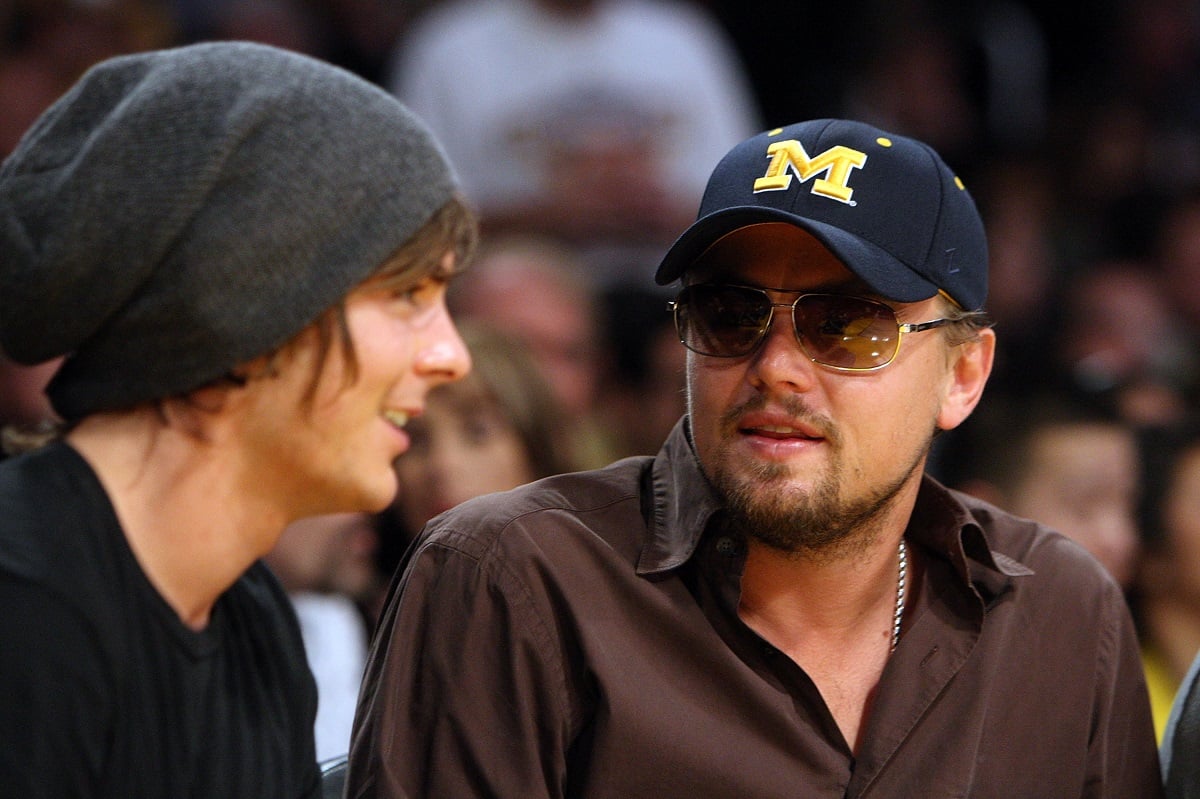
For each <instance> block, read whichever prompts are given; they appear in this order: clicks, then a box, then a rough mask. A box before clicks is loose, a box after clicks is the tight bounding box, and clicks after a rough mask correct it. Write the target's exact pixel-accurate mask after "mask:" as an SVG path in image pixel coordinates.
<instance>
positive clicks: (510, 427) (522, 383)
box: [379, 320, 577, 599]
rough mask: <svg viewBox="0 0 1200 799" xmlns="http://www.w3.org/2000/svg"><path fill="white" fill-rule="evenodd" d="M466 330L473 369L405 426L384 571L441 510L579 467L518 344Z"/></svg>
mask: <svg viewBox="0 0 1200 799" xmlns="http://www.w3.org/2000/svg"><path fill="white" fill-rule="evenodd" d="M459 332H460V334H461V335H462V337H463V341H464V342H466V345H467V348H468V349H469V350H470V352H471V357H472V362H473V364H474V366H473V368H472V371H471V373H470V374H468V375H467V376H466V377H465V378H464V379H463V380H461V381H459V382H457V383H454V384H453V385H450V384H446V385H444V386H440V387H438V388H436V389H434V390H433V391H431V392H430V393H429V397H428V399H427V402H426V407H425V413H424V414H423V415H421V416H420V417H418V418H416V419H413V420H412V421H410V422H409V424H408V428H407V429H408V432H409V435H410V436H411V437H412V444H411V446H410V447H409V450H408V451H407V452H405V453H404V455H402V456H401V457H399V458H398V459H397V460H396V474H397V478H398V482H399V484H400V490H399V493H398V494H397V496H396V501H395V502H394V503H393V505H392V507H391V508H389V509H388V510H387V511H386V512H385V513H384V514H383V515H382V517H381V519H382V524H383V528H382V532H383V537H382V542H381V544H382V546H381V549H380V558H379V560H380V564H381V566H382V568H383V571H384V572H385V574H390V573H391V571H392V570H394V569H395V567H396V565H397V564H398V563H399V562H400V560H401V557H402V555H403V554H404V549H405V548H406V547H407V546H408V543H409V541H410V540H411V539H412V537H413V536H414V535H415V534H416V533H418V532H419V531H420V530H421V528H422V527H423V526H424V525H425V522H427V521H429V519H431V518H432V517H434V516H436V515H437V514H439V513H441V512H442V511H444V510H448V509H449V508H452V507H454V506H455V505H457V504H459V503H460V502H463V501H465V500H468V499H471V498H472V497H476V496H479V495H481V494H486V493H489V492H493V491H504V490H507V489H509V488H514V487H516V486H518V485H521V484H522V483H527V482H530V481H532V480H536V479H538V478H541V477H547V476H549V475H552V474H559V473H561V472H567V471H572V470H573V469H574V468H576V466H577V464H576V463H575V462H574V461H573V460H572V456H571V454H570V453H569V452H568V451H567V450H566V448H565V445H566V444H568V443H569V439H568V438H567V437H566V436H565V432H566V431H567V430H568V429H569V424H567V423H566V422H565V421H564V416H563V415H562V411H561V409H560V408H559V406H558V402H557V399H556V397H555V396H554V394H553V392H552V391H551V389H550V386H549V385H548V384H547V383H546V380H545V378H544V377H543V376H542V373H541V371H540V370H539V369H538V366H537V364H536V363H535V362H534V360H533V359H532V358H531V357H530V355H529V353H528V352H527V351H526V350H525V349H524V347H523V346H522V345H521V343H520V342H519V341H518V340H517V339H515V338H513V337H511V336H509V335H506V334H504V333H502V332H500V331H499V330H496V329H494V328H491V327H488V326H487V325H482V324H479V323H478V322H477V321H476V322H472V321H470V320H460V322H459ZM380 599H382V597H380Z"/></svg>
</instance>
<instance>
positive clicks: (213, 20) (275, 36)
mask: <svg viewBox="0 0 1200 799" xmlns="http://www.w3.org/2000/svg"><path fill="white" fill-rule="evenodd" d="M206 9H207V12H208V14H209V17H208V19H207V31H206V34H205V36H204V38H206V39H233V40H241V41H250V42H259V43H261V44H270V45H274V46H275V47H282V48H284V49H287V50H293V51H295V52H298V53H305V54H306V55H313V56H317V57H319V58H325V57H326V55H327V51H326V47H325V38H324V36H323V32H322V31H321V30H320V29H319V28H318V26H317V23H316V20H315V19H314V17H313V15H312V14H311V13H310V12H309V9H308V7H307V5H306V4H305V3H304V2H302V1H301V0H215V2H209V3H207V4H206Z"/></svg>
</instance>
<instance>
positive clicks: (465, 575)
mask: <svg viewBox="0 0 1200 799" xmlns="http://www.w3.org/2000/svg"><path fill="white" fill-rule="evenodd" d="M530 582H531V581H529V580H522V579H520V578H519V577H518V576H517V572H516V571H514V567H513V566H512V565H511V561H509V560H507V559H504V560H502V559H500V558H496V557H484V556H483V555H481V554H478V553H473V552H471V551H468V550H467V549H465V548H458V547H456V546H454V545H453V543H452V542H447V540H446V539H442V540H441V541H440V542H439V543H437V544H433V545H429V544H427V545H425V546H424V547H422V548H420V549H418V550H417V551H416V552H415V554H414V556H413V558H412V560H411V561H410V562H409V564H408V566H407V568H406V569H405V573H404V575H403V576H402V578H401V579H400V581H399V582H398V583H397V584H396V585H395V586H394V587H393V591H392V595H391V596H390V598H389V602H388V606H387V608H386V610H385V612H384V616H383V618H382V620H381V625H380V628H379V630H378V631H377V634H376V639H375V642H374V646H373V650H372V653H371V657H370V660H369V662H368V666H367V674H366V678H365V680H364V686H363V692H362V695H361V698H360V703H359V710H358V717H357V720H356V729H355V733H354V741H353V743H352V745H351V756H350V769H349V777H348V791H347V794H346V795H347V796H348V797H389V799H399V798H400V797H413V798H415V797H422V798H423V799H424V798H425V797H428V798H429V799H436V798H437V797H445V798H446V799H451V798H453V799H469V798H470V797H480V798H482V797H489V798H492V799H542V798H543V797H546V798H549V797H562V796H564V791H565V771H566V755H567V750H568V747H569V741H570V739H571V730H572V729H573V728H574V727H575V724H574V723H573V719H572V716H573V715H574V712H573V711H572V708H571V703H570V701H569V700H568V698H567V697H568V693H569V692H568V691H567V688H566V678H565V669H564V666H563V660H562V656H561V654H560V651H561V649H562V645H561V644H552V636H551V625H552V621H551V619H550V618H549V616H550V615H551V613H550V611H549V610H548V608H549V604H548V603H546V602H544V601H543V599H542V597H543V595H542V594H541V591H542V590H543V589H542V588H541V587H538V586H534V585H530Z"/></svg>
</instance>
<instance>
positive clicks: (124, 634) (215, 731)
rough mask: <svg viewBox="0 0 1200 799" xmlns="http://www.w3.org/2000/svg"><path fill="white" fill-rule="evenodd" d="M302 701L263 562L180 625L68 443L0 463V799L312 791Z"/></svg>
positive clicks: (141, 798)
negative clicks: (194, 621)
mask: <svg viewBox="0 0 1200 799" xmlns="http://www.w3.org/2000/svg"><path fill="white" fill-rule="evenodd" d="M216 512H219V509H217V511H216ZM316 702H317V700H316V687H315V685H314V683H313V679H312V675H311V674H310V672H309V670H308V666H307V662H306V660H305V657H304V648H303V642H302V640H301V638H300V630H299V626H298V624H297V622H296V618H295V614H294V613H293V611H292V610H291V606H290V604H289V603H288V599H287V596H286V595H285V594H284V592H283V590H282V589H281V588H280V586H279V584H278V583H277V581H276V580H275V578H274V577H273V576H272V575H271V574H270V573H269V571H268V570H267V569H266V567H265V566H263V565H262V564H261V563H256V564H255V565H254V566H252V567H251V568H250V569H249V570H247V571H246V573H245V574H244V575H243V576H242V577H241V578H240V579H239V580H238V581H237V582H236V583H235V584H234V585H233V586H232V587H231V588H230V589H229V590H228V591H226V592H225V593H224V594H223V595H222V596H221V598H220V599H219V600H218V602H217V604H216V607H215V608H214V609H213V613H212V619H211V622H210V624H209V625H208V627H207V628H206V629H205V630H203V631H202V632H195V631H193V630H191V629H189V628H188V627H186V626H185V625H184V624H183V623H182V622H181V621H180V620H179V618H178V616H177V615H176V614H175V613H174V612H173V611H172V610H171V608H170V607H169V606H168V605H167V603H166V602H165V600H163V598H162V597H161V596H160V595H159V594H158V592H157V591H155V589H154V588H153V586H152V585H151V584H150V582H149V581H148V579H147V578H146V576H145V574H144V573H143V572H142V570H141V569H140V567H139V566H138V563H137V561H136V559H135V558H134V555H133V553H132V551H131V550H130V549H129V546H128V543H127V541H126V539H125V536H124V534H123V533H122V531H121V528H120V526H119V525H118V522H117V518H116V515H115V512H114V511H113V508H112V505H111V503H110V502H109V500H108V497H107V495H106V494H105V492H104V490H103V488H102V487H101V485H100V483H99V481H98V480H97V478H96V476H95V474H94V473H93V472H92V470H91V468H90V467H89V466H88V465H87V463H86V462H85V461H84V460H83V458H81V457H80V456H79V455H78V453H76V452H75V451H74V450H73V449H71V448H70V447H69V446H68V445H67V444H65V443H62V442H58V443H54V444H51V445H49V446H47V447H45V448H43V449H42V450H39V451H36V452H34V453H30V454H28V455H24V456H21V457H17V458H11V459H8V460H6V461H4V462H3V463H0V796H3V797H9V796H13V797H22V798H23V799H36V797H47V798H49V797H53V799H69V798H70V797H88V798H89V799H97V798H99V797H112V798H113V799H118V797H119V799H134V798H135V797H136V799H158V797H162V799H186V798H187V797H196V798H197V799H199V798H200V797H204V798H205V799H207V798H208V797H214V798H216V797H220V799H236V798H237V797H247V798H248V799H251V798H252V799H267V798H273V797H281V798H282V797H288V798H289V799H290V798H291V797H316V796H319V791H320V776H319V772H318V769H317V765H316V757H315V752H314V745H313V720H314V717H315V715H316Z"/></svg>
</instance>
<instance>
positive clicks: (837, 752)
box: [347, 424, 1161, 799]
mask: <svg viewBox="0 0 1200 799" xmlns="http://www.w3.org/2000/svg"><path fill="white" fill-rule="evenodd" d="M720 515H721V514H720V506H719V503H718V501H717V499H716V497H715V496H714V495H713V493H712V491H711V489H710V488H709V486H708V484H707V482H706V481H705V479H704V477H703V476H702V474H701V472H700V470H699V466H698V464H697V463H696V461H695V456H694V454H693V452H692V449H691V447H690V445H689V442H688V439H687V436H686V433H685V429H684V427H683V425H682V424H681V425H680V426H679V427H677V428H676V429H675V431H674V432H673V433H672V435H671V437H670V438H669V439H668V441H667V442H666V444H665V445H664V447H663V449H662V451H661V452H660V453H659V455H658V456H657V457H655V458H648V457H646V458H634V459H629V460H625V461H621V462H619V463H616V464H614V465H612V466H610V467H608V468H606V469H603V470H600V471H594V472H585V473H579V474H573V475H564V476H560V477H555V478H550V479H548V480H544V481H541V482H539V483H535V484H533V485H531V486H527V487H524V488H520V489H517V490H515V491H511V492H507V493H504V494H499V495H493V496H490V497H486V498H481V499H478V500H474V501H471V502H468V503H466V504H464V505H462V506H460V507H459V508H457V509H455V510H453V511H451V512H449V513H447V514H444V515H442V516H441V517H439V518H438V519H436V520H435V521H433V522H432V523H431V524H430V525H429V527H428V529H427V530H426V532H425V533H424V535H423V536H422V538H421V540H420V541H419V542H418V544H417V546H416V547H415V548H414V549H413V550H412V552H411V554H410V557H409V559H408V561H407V563H406V566H405V568H404V570H403V572H402V574H401V576H400V577H399V579H398V580H397V581H396V582H395V583H394V585H393V588H392V593H391V595H390V597H389V599H388V603H387V609H386V611H385V614H384V617H383V619H382V622H381V627H380V629H379V632H378V635H377V638H376V640H375V643H374V647H373V651H372V654H371V659H370V663H369V665H368V669H367V674H366V678H365V682H364V687H363V693H362V697H361V700H360V706H359V712H358V719H357V722H356V730H355V733H354V741H353V744H352V747H351V757H350V771H349V791H348V793H347V795H348V796H350V797H356V798H358V797H409V798H410V799H434V798H437V799H468V798H469V797H489V798H492V797H495V798H498V799H539V798H540V797H579V798H580V799H601V798H603V799H642V798H644V799H676V798H677V799H707V798H709V797H711V799H784V797H798V798H803V799H818V798H823V797H830V798H831V799H832V798H833V797H838V798H839V799H841V798H842V797H879V798H881V799H882V798H883V797H890V798H891V799H936V798H938V797H972V799H1022V798H1023V797H1024V798H1026V799H1056V798H1058V797H1109V798H1110V799H1156V797H1159V796H1161V784H1160V777H1159V768H1158V757H1157V752H1156V749H1155V741H1154V732H1153V729H1152V725H1151V721H1150V709H1149V703H1148V700H1147V696H1146V689H1145V685H1144V682H1143V678H1142V672H1141V667H1140V663H1139V659H1138V649H1137V644H1136V641H1135V636H1134V630H1133V626H1132V623H1131V621H1130V617H1129V613H1128V611H1127V608H1126V605H1125V603H1124V599H1123V596H1122V593H1121V590H1120V589H1119V588H1118V586H1117V585H1116V584H1115V583H1114V582H1113V581H1112V580H1111V579H1110V578H1109V577H1108V576H1107V574H1106V573H1105V572H1104V571H1103V569H1102V568H1101V567H1100V566H1099V565H1098V564H1097V563H1096V562H1095V561H1093V560H1092V559H1091V558H1090V557H1088V556H1087V555H1085V554H1084V553H1083V551H1082V550H1081V549H1080V548H1079V547H1077V546H1076V545H1074V544H1073V543H1072V542H1070V541H1069V540H1068V539H1066V538H1064V537H1063V536H1060V535H1058V534H1055V533H1053V532H1050V531H1048V530H1047V529H1045V528H1043V527H1040V526H1039V525H1037V524H1035V523H1033V522H1030V521H1025V520H1022V519H1018V518H1015V517H1012V516H1010V515H1007V514H1005V513H1003V512H1001V511H999V510H997V509H996V508H994V507H991V506H989V505H985V504H983V503H980V502H978V501H974V500H972V499H969V498H967V497H965V496H963V495H960V494H957V493H954V492H952V491H949V490H947V489H945V488H943V487H942V486H940V485H938V484H937V483H936V482H934V481H933V480H931V479H929V478H926V479H925V482H924V484H923V485H922V487H921V492H920V497H919V499H918V501H917V506H916V510H915V512H914V514H913V518H912V520H911V523H910V525H909V528H908V531H907V536H908V541H909V542H910V545H911V546H912V547H913V548H914V550H918V551H919V553H920V557H921V559H922V562H923V563H924V564H925V568H924V570H923V576H922V578H921V579H922V583H921V585H920V587H919V590H917V591H916V592H915V596H916V599H915V604H914V605H913V606H912V607H911V608H910V610H909V613H908V615H907V616H906V620H905V628H904V634H903V637H902V638H901V640H900V644H899V646H898V648H897V649H896V651H895V653H894V654H893V655H892V657H891V659H890V661H889V662H888V664H887V666H886V668H885V670H884V672H883V676H882V678H881V680H880V684H879V688H878V693H877V696H876V698H875V700H874V704H873V705H872V708H871V712H870V714H869V716H868V717H867V720H866V722H865V723H866V728H865V730H864V734H863V735H862V741H861V743H860V746H859V751H858V752H857V754H854V753H852V752H851V750H850V748H849V747H848V746H847V743H846V741H845V740H844V739H843V737H842V735H841V733H840V732H839V730H838V727H837V725H836V723H835V722H834V720H833V717H832V716H831V714H830V712H829V710H828V708H827V707H826V705H825V703H824V701H823V700H822V698H821V695H820V694H819V692H818V691H817V690H816V688H815V686H814V685H813V683H812V681H811V680H810V679H809V678H808V676H807V675H806V674H805V673H804V671H803V670H802V669H800V668H799V667H798V666H797V665H796V664H795V663H794V662H793V661H792V660H790V659H789V658H788V657H786V656H785V655H783V654H781V653H780V652H778V651H776V650H775V649H774V648H773V647H771V646H770V645H769V644H768V643H767V642H766V641H765V640H763V639H762V638H760V637H759V636H758V635H757V634H755V633H754V632H753V631H752V630H751V629H749V628H748V627H747V626H746V625H745V624H743V623H742V621H741V620H740V619H739V618H738V615H737V603H738V595H739V584H740V579H741V570H742V565H743V548H742V547H741V546H740V545H739V543H738V542H737V540H736V539H733V538H730V537H727V536H726V535H724V534H723V533H722V532H721V530H722V525H721V523H720Z"/></svg>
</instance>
